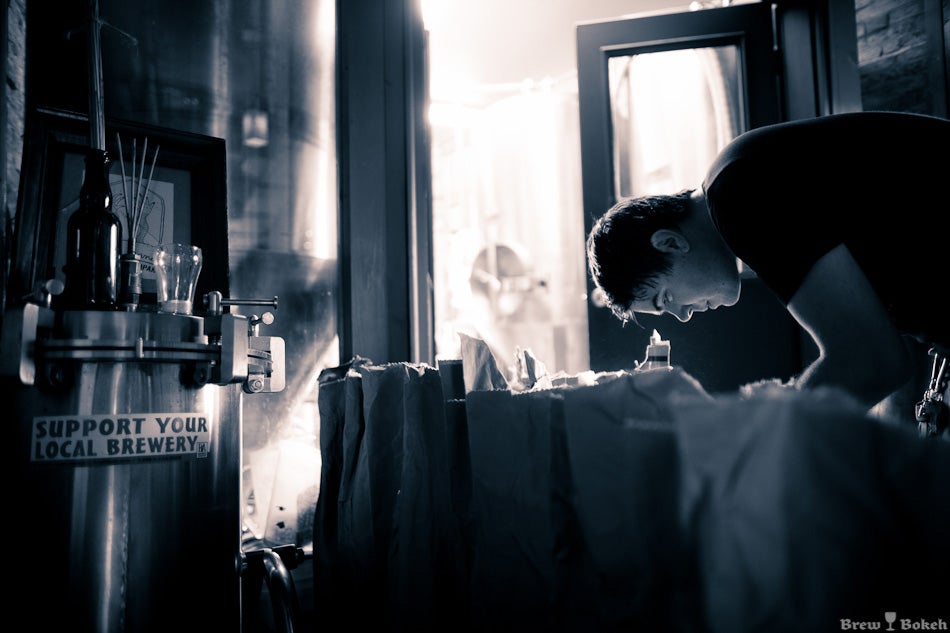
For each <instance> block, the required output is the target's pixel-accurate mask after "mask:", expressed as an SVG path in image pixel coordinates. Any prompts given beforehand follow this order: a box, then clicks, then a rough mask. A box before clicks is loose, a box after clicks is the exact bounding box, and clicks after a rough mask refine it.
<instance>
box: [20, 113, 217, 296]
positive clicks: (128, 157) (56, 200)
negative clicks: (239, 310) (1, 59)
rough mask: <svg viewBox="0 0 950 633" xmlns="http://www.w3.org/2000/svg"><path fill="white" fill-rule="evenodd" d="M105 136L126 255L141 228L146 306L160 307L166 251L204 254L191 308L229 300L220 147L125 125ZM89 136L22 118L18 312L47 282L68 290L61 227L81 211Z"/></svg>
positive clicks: (138, 244)
mask: <svg viewBox="0 0 950 633" xmlns="http://www.w3.org/2000/svg"><path fill="white" fill-rule="evenodd" d="M105 127H106V150H107V151H108V152H109V157H110V159H111V165H110V170H109V180H110V184H111V188H112V210H113V212H114V213H115V214H116V215H117V216H119V218H120V220H121V221H122V225H123V226H122V235H123V238H122V245H121V252H122V253H127V252H128V249H129V247H130V243H129V240H128V238H129V234H130V233H129V231H130V228H129V227H130V225H134V226H136V227H137V230H136V239H135V247H134V250H135V253H136V254H138V255H140V256H141V259H142V262H143V265H142V291H143V292H142V298H141V301H142V303H143V304H150V303H151V304H154V303H155V302H156V297H155V294H156V292H155V275H154V270H153V268H152V265H151V262H152V254H153V253H154V250H155V247H156V246H158V245H159V244H162V243H170V242H180V243H184V244H194V245H195V246H199V247H201V250H202V255H203V265H202V269H201V275H200V276H199V278H198V287H197V289H196V291H195V297H196V301H197V300H198V297H201V296H203V295H204V294H206V293H208V292H209V291H211V290H218V291H220V292H221V293H222V294H223V295H224V296H225V297H228V296H230V295H229V290H230V288H229V278H230V276H229V268H228V212H227V155H226V148H225V141H224V139H221V138H216V137H211V136H204V135H200V134H193V133H190V132H183V131H180V130H171V129H167V128H162V127H157V126H153V125H148V124H142V123H134V122H129V121H121V120H110V119H107V120H106V121H105ZM89 134H90V132H89V121H88V119H87V117H86V116H85V115H83V114H77V113H74V112H66V111H62V110H51V109H36V110H33V111H31V112H29V113H28V116H27V121H26V131H25V135H24V140H23V163H22V168H21V173H20V193H19V197H18V199H17V216H16V226H15V230H14V246H13V253H12V262H11V267H10V268H11V270H10V273H11V274H10V281H9V286H8V289H9V294H8V302H12V303H22V298H23V297H25V296H27V295H29V294H30V293H32V292H33V291H34V290H35V289H36V288H37V287H38V285H39V284H42V283H44V282H46V281H48V280H51V279H58V280H60V281H63V282H65V275H64V273H63V266H64V265H65V263H66V222H67V220H68V219H69V216H70V215H71V214H72V213H73V212H74V211H75V210H76V209H77V208H78V206H79V190H80V188H81V186H82V182H83V176H84V171H85V155H86V150H87V149H88V148H89V146H90V143H89Z"/></svg>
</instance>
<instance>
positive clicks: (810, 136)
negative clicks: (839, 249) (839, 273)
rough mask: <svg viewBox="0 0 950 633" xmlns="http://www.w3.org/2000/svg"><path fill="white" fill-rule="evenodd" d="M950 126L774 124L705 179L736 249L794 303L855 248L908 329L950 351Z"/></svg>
mask: <svg viewBox="0 0 950 633" xmlns="http://www.w3.org/2000/svg"><path fill="white" fill-rule="evenodd" d="M948 184H950V121H948V120H946V119H939V118H936V117H929V116H923V115H909V114H901V113H894V112H864V113H848V114H838V115H831V116H824V117H819V118H815V119H806V120H801V121H793V122H789V123H782V124H779V125H773V126H767V127H762V128H758V129H755V130H751V131H749V132H746V133H745V134H742V135H740V136H739V137H737V138H736V139H734V140H733V141H732V142H731V143H730V144H729V145H727V146H726V147H725V148H724V149H723V151H722V152H721V153H720V154H719V156H718V157H717V158H716V160H715V161H714V162H713V164H712V166H711V167H710V169H709V171H708V173H707V175H706V178H705V180H704V182H703V189H704V190H705V193H706V198H707V201H708V204H709V211H710V214H711V216H712V220H713V222H714V223H715V225H716V227H717V228H718V230H719V232H720V234H721V235H722V236H723V238H724V239H725V241H726V243H727V244H728V245H729V247H730V248H731V249H732V251H733V253H734V254H735V255H736V256H737V257H738V258H739V259H741V260H742V261H743V262H744V263H745V264H746V265H747V266H748V267H749V268H751V269H752V270H754V271H755V273H756V274H757V275H758V276H759V278H761V279H762V281H763V282H764V283H765V284H766V285H767V286H769V287H770V288H771V289H772V290H773V291H774V292H775V293H776V295H777V296H778V297H779V299H780V300H781V301H782V302H783V303H785V304H787V303H788V302H789V301H790V300H791V298H792V296H793V295H794V294H795V292H796V291H797V290H798V288H799V287H800V286H801V284H802V281H803V280H804V278H805V275H807V274H808V272H809V271H810V270H811V268H812V266H814V264H815V263H816V262H817V261H818V259H820V258H821V257H822V256H823V255H824V254H826V253H828V252H829V251H831V250H832V249H834V248H835V247H836V246H838V245H840V244H844V245H845V246H847V248H848V250H849V251H850V253H851V255H852V256H853V257H854V259H855V260H856V261H857V263H858V265H859V266H860V267H861V269H862V270H863V271H864V274H865V275H866V276H867V278H868V280H869V281H870V282H871V285H872V286H873V287H874V289H875V291H876V292H877V294H878V296H879V297H880V298H881V301H882V302H883V304H884V305H885V307H886V309H887V311H888V313H889V314H890V315H891V318H892V319H893V321H894V323H895V325H896V326H897V328H898V329H899V330H900V331H902V332H904V333H907V334H910V335H913V336H916V337H918V338H921V339H923V340H926V341H930V342H934V343H941V344H943V345H950V312H948V311H947V309H946V308H945V307H943V305H945V301H946V297H947V295H948V292H950V265H948V264H950V197H948V191H947V185H948Z"/></svg>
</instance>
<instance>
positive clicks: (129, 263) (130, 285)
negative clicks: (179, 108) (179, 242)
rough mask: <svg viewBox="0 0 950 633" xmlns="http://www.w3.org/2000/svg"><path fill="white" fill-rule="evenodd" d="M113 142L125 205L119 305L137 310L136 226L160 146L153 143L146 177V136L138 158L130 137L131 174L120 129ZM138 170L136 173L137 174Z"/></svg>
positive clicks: (139, 272)
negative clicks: (116, 150) (126, 171)
mask: <svg viewBox="0 0 950 633" xmlns="http://www.w3.org/2000/svg"><path fill="white" fill-rule="evenodd" d="M115 139H116V144H117V145H118V147H119V166H120V168H121V171H122V197H123V199H124V206H125V225H126V227H127V229H128V231H127V235H128V238H127V241H126V251H125V253H123V254H122V256H121V258H120V261H121V263H120V268H121V285H120V292H119V295H120V301H121V303H122V306H123V307H124V308H125V309H126V310H127V311H129V312H134V311H136V310H138V307H139V302H140V299H141V296H142V256H141V255H140V254H139V253H137V252H136V245H137V242H138V235H139V229H140V228H141V223H142V216H143V214H144V212H145V201H146V199H147V198H148V196H149V193H150V188H151V186H152V175H153V174H154V173H155V162H156V161H157V160H158V150H159V149H160V147H161V146H159V145H156V146H155V152H154V153H153V154H152V165H151V167H149V171H148V179H147V180H146V179H145V163H146V157H147V155H148V137H145V139H144V141H143V143H142V157H141V161H139V158H138V156H137V154H138V148H137V142H136V139H132V161H131V165H132V176H131V178H129V177H128V176H127V175H126V173H125V159H124V157H123V155H122V139H121V137H120V136H119V133H118V132H116V135H115ZM136 170H138V174H136ZM143 182H144V186H143Z"/></svg>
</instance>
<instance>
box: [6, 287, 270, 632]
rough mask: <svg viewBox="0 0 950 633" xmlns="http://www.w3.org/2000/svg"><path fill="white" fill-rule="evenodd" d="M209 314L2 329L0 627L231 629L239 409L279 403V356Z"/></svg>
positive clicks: (238, 511)
mask: <svg viewBox="0 0 950 633" xmlns="http://www.w3.org/2000/svg"><path fill="white" fill-rule="evenodd" d="M212 305H213V307H215V308H216V309H213V310H212V312H211V313H210V315H209V316H208V317H205V318H202V317H194V316H182V315H171V314H162V313H158V312H95V311H73V312H63V313H54V312H52V311H51V310H49V309H48V308H44V307H42V306H37V305H34V304H28V305H27V306H26V307H25V308H24V311H23V312H22V313H20V314H19V315H17V316H16V317H15V318H14V319H12V320H11V319H9V318H7V319H6V321H5V323H4V338H5V341H4V360H5V362H4V368H5V369H10V368H13V369H15V371H4V374H5V375H4V376H3V378H2V380H3V395H4V397H3V400H4V401H5V402H4V403H9V404H8V405H7V406H10V407H11V410H10V411H9V413H8V415H7V416H4V417H5V418H6V419H7V425H8V428H10V429H12V430H13V433H12V435H13V437H12V438H11V440H10V441H8V442H7V443H6V445H7V447H8V454H7V455H6V461H7V463H8V464H12V465H13V468H12V471H11V470H8V472H12V476H11V478H10V484H11V485H10V486H9V488H8V491H9V493H10V497H9V499H10V501H11V503H10V505H8V506H7V512H6V516H7V522H6V523H7V525H8V531H7V547H8V551H9V552H11V556H12V561H11V562H12V563H13V565H12V567H11V568H9V571H10V573H11V576H10V577H9V580H10V581H11V583H12V584H13V587H14V590H13V596H14V600H12V601H11V610H10V611H8V617H12V613H13V612H14V611H15V612H17V613H19V614H21V615H22V618H24V619H21V620H19V621H21V622H27V623H28V626H27V628H29V629H36V630H50V631H59V630H61V631H71V632H74V631H90V632H124V631H134V632H151V631H155V632H158V631H161V632H163V633H175V632H180V631H205V632H207V631H236V632H237V631H240V630H241V572H242V562H243V560H242V559H243V557H242V552H241V515H242V502H241V500H242V494H241V468H242V456H241V450H242V440H241V427H242V420H241V408H242V407H241V405H242V398H243V397H244V394H245V393H253V392H255V391H262V390H279V389H280V388H282V384H283V379H282V372H283V368H282V362H283V361H282V349H283V348H282V343H283V341H282V340H279V339H270V338H268V337H255V336H253V334H255V333H256V325H251V326H249V325H248V323H247V321H246V319H244V317H240V316H231V315H228V314H222V313H221V309H220V304H217V303H216V302H212ZM11 332H12V334H11ZM11 339H12V342H11ZM261 341H263V343H264V344H261ZM11 350H12V351H11ZM11 356H16V358H15V359H14V360H13V361H11V360H10V358H11ZM8 595H9V594H8Z"/></svg>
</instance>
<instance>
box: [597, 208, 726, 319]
mask: <svg viewBox="0 0 950 633" xmlns="http://www.w3.org/2000/svg"><path fill="white" fill-rule="evenodd" d="M704 210H705V199H704V198H703V195H702V192H700V191H697V190H684V191H681V192H679V193H677V194H673V195H656V196H644V197H640V198H626V199H623V200H621V201H619V202H618V203H617V204H615V205H614V206H613V207H611V208H610V209H609V210H608V211H607V213H605V214H604V215H603V216H602V217H600V218H599V219H598V220H597V222H596V223H595V224H594V227H593V228H592V229H591V232H590V235H588V237H587V264H588V270H589V272H590V275H591V278H592V279H593V280H594V283H595V284H596V285H597V286H598V287H599V288H600V289H601V290H602V291H603V292H604V295H605V297H606V299H607V305H608V306H609V307H610V309H611V311H612V312H613V313H614V315H616V316H617V317H618V318H620V319H622V320H625V321H626V320H628V319H633V320H636V319H635V317H634V313H635V312H642V313H651V314H663V313H664V312H668V313H670V314H672V315H673V316H675V317H676V318H677V319H679V320H680V321H688V320H689V319H690V317H691V316H692V314H693V312H702V311H705V310H707V309H715V308H718V307H719V306H721V305H733V304H734V303H736V301H738V299H739V273H738V266H737V262H736V259H735V256H734V255H732V253H731V251H729V249H728V248H727V247H726V246H725V244H724V243H723V242H722V239H721V237H719V234H718V233H717V232H716V229H715V227H714V226H713V225H712V221H711V219H710V218H709V216H708V214H707V213H704V212H703V211H704Z"/></svg>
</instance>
